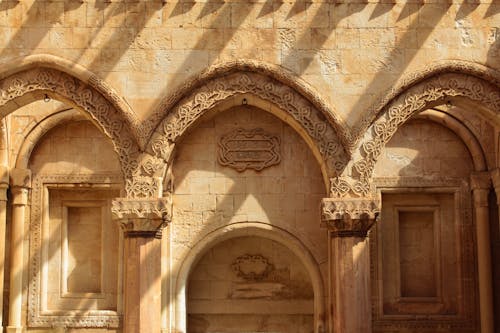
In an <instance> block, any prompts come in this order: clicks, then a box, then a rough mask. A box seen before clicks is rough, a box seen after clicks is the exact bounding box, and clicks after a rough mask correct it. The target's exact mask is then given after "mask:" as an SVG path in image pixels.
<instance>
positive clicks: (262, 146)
mask: <svg viewBox="0 0 500 333" xmlns="http://www.w3.org/2000/svg"><path fill="white" fill-rule="evenodd" d="M218 161H219V163H220V164H221V165H224V166H228V167H231V168H234V169H236V170H238V171H240V172H241V171H245V170H246V169H254V170H256V171H261V170H262V169H264V168H267V167H270V166H272V165H276V164H279V163H280V161H281V154H280V138H279V137H278V136H276V135H272V134H270V133H267V132H265V131H264V130H263V129H262V128H255V129H252V130H245V129H243V128H239V129H237V130H235V131H232V132H230V133H227V134H225V135H223V136H222V137H220V139H219V155H218Z"/></svg>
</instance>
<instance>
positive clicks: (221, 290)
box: [187, 236, 314, 333]
mask: <svg viewBox="0 0 500 333" xmlns="http://www.w3.org/2000/svg"><path fill="white" fill-rule="evenodd" d="M187 297H188V304H187V311H188V332H192V333H199V332H276V333H277V332H280V333H303V332H312V331H313V327H314V324H313V321H314V319H313V314H314V305H313V302H314V301H313V299H314V293H313V288H312V284H311V279H310V277H309V273H308V272H307V270H306V268H305V266H304V264H303V263H302V262H301V261H300V259H299V258H298V257H297V256H296V255H295V254H294V253H293V252H292V251H290V250H289V249H288V248H287V247H286V246H284V245H282V244H280V243H278V242H276V241H273V240H270V239H267V238H262V237H256V236H248V237H236V238H232V239H229V240H226V241H223V242H220V243H218V244H216V245H215V246H213V247H212V248H210V249H208V250H207V251H206V253H205V254H204V255H203V257H202V258H201V259H200V260H199V261H198V263H197V264H196V265H195V267H194V268H193V270H192V272H191V274H190V277H189V284H188V292H187Z"/></svg>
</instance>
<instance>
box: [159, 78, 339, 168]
mask: <svg viewBox="0 0 500 333" xmlns="http://www.w3.org/2000/svg"><path fill="white" fill-rule="evenodd" d="M247 93H248V94H253V95H256V96H258V97H259V98H261V99H263V100H266V101H269V102H271V103H273V104H275V105H276V106H277V107H278V108H280V109H281V110H283V111H285V112H287V113H288V114H289V115H290V117H292V118H293V119H294V120H295V121H297V122H298V123H299V124H300V125H301V126H302V128H303V129H304V132H305V133H306V134H307V135H308V136H309V137H310V138H311V140H312V141H313V142H314V143H315V144H316V146H317V147H318V150H319V152H320V154H321V155H322V156H323V158H324V160H325V162H326V165H327V169H328V170H329V172H330V173H332V174H339V173H340V172H341V171H342V170H343V169H344V168H345V166H346V164H347V161H348V156H347V154H346V151H345V150H344V148H343V144H342V143H341V140H340V139H339V136H338V133H339V132H338V131H336V128H334V127H333V126H332V124H331V123H330V122H329V121H328V120H327V118H325V115H324V114H323V113H322V112H320V111H319V110H318V109H317V108H316V107H315V106H314V105H313V104H311V102H309V101H308V100H307V99H305V98H304V97H303V96H301V95H300V94H299V93H297V92H296V91H295V90H294V89H292V88H290V87H288V86H285V85H283V84H282V83H280V82H278V81H276V80H275V79H272V78H270V77H266V76H263V75H259V74H257V73H251V72H246V73H237V74H230V75H227V76H224V77H221V78H218V79H214V80H213V81H210V82H208V83H207V84H205V85H203V86H201V87H199V88H197V89H196V90H195V91H193V93H192V94H191V95H190V96H189V97H187V98H185V99H183V100H181V101H179V102H178V103H177V104H176V105H175V106H172V110H171V111H170V113H169V114H168V115H167V117H165V119H164V120H163V122H162V123H161V125H160V126H159V127H158V129H157V132H156V133H155V135H154V136H153V137H152V139H151V141H150V145H151V146H150V151H151V152H152V153H153V154H154V155H155V156H156V157H159V158H163V159H164V160H167V161H168V159H169V154H170V151H171V149H170V148H167V149H166V150H162V149H161V147H171V146H172V145H173V144H174V143H175V142H176V141H177V140H178V138H179V137H180V136H181V135H182V134H183V133H184V132H185V131H186V130H187V129H188V128H189V127H190V126H191V125H192V124H193V123H194V122H195V121H196V120H197V119H198V118H199V117H201V116H202V115H203V114H204V113H205V112H206V111H208V110H210V109H213V108H214V107H215V106H216V105H217V104H218V103H220V102H222V101H224V100H226V99H228V98H230V97H233V96H237V95H240V94H247ZM167 154H168V155H167Z"/></svg>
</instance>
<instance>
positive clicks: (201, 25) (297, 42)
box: [0, 0, 499, 125]
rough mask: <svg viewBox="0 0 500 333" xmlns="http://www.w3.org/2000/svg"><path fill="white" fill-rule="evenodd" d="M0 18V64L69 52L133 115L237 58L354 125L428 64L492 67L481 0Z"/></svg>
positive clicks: (490, 22) (177, 7)
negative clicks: (294, 80) (304, 87)
mask: <svg viewBox="0 0 500 333" xmlns="http://www.w3.org/2000/svg"><path fill="white" fill-rule="evenodd" d="M0 15H1V17H0V22H1V23H0V24H1V27H0V29H1V33H0V35H1V36H2V38H1V39H0V48H1V49H2V52H1V53H0V61H1V62H2V63H3V64H7V63H10V62H14V61H15V60H16V59H19V58H20V57H25V56H27V55H31V54H53V55H56V56H59V57H62V58H64V59H68V60H70V61H71V62H74V63H78V64H80V65H83V66H84V67H86V68H88V69H89V70H90V71H92V72H94V73H97V74H98V75H99V77H101V78H103V79H104V80H105V81H106V82H108V83H109V84H110V85H111V86H112V87H113V88H115V89H116V91H117V92H118V93H119V95H120V96H122V97H123V98H125V99H126V100H127V101H128V102H129V103H130V105H131V106H132V108H133V110H134V112H135V113H136V114H137V115H138V116H139V117H140V118H145V117H147V116H148V115H150V114H151V112H152V110H154V107H155V105H157V104H158V102H159V100H160V99H162V98H163V96H165V95H167V94H170V93H172V92H173V91H175V90H176V88H178V87H179V86H181V85H182V84H183V83H184V82H185V81H186V80H187V78H188V77H190V76H193V75H195V74H198V73H199V72H201V71H202V70H203V69H205V68H207V67H208V66H210V65H214V64H218V63H223V62H228V61H232V60H239V59H254V60H259V61H263V62H266V63H270V64H276V65H280V66H283V67H284V68H286V69H289V70H290V71H292V72H293V73H294V74H295V75H297V76H299V77H301V78H302V79H304V80H305V81H306V82H307V83H309V84H310V85H312V87H313V88H314V90H315V91H316V92H318V94H319V95H320V96H321V97H322V98H324V99H325V100H326V101H327V103H328V105H329V106H330V107H331V112H336V113H338V114H339V115H340V117H341V118H342V119H344V120H345V121H346V122H347V123H348V124H351V125H352V124H354V123H355V122H356V121H357V120H359V118H360V117H361V115H362V112H363V111H364V110H365V109H366V108H367V107H368V106H370V105H371V104H373V103H374V101H375V97H376V96H379V95H380V94H382V93H383V92H385V91H387V90H388V89H390V88H391V87H393V86H395V85H396V82H397V81H398V80H399V79H401V78H402V77H405V76H407V75H408V74H409V73H412V72H414V71H416V70H419V69H423V68H425V67H426V66H428V64H429V63H430V62H436V61H439V60H448V59H461V60H467V61H473V62H477V63H481V64H486V65H488V66H491V67H493V68H498V67H499V64H498V50H499V48H498V45H499V43H498V40H499V32H498V29H497V27H498V21H499V16H498V15H499V5H498V4H497V3H496V2H495V1H489V0H482V1H478V2H477V3H476V2H474V3H469V2H467V1H453V2H451V3H450V2H449V1H445V0H438V1H430V2H421V1H416V0H415V1H394V3H384V2H382V1H380V2H379V1H356V2H350V1H346V2H335V3H332V2H330V1H312V2H307V1H297V2H295V1H290V2H281V1H252V2H247V1H239V0H232V1H226V2H222V1H215V2H214V1H196V2H191V1H182V2H170V1H166V2H164V1H159V0H152V1H131V2H121V1H116V2H115V1H110V2H103V1H92V0H90V1H84V2H80V1H76V0H71V1H33V0H30V1H22V2H17V1H5V2H2V8H1V9H0ZM14 66H15V65H14ZM332 92H333V93H332Z"/></svg>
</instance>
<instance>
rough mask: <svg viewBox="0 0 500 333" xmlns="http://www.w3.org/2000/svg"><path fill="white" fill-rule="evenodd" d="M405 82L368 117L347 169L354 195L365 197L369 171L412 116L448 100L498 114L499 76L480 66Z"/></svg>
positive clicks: (462, 65)
mask: <svg viewBox="0 0 500 333" xmlns="http://www.w3.org/2000/svg"><path fill="white" fill-rule="evenodd" d="M405 82H407V84H405V85H403V86H401V87H400V88H397V89H396V90H395V91H397V93H394V94H393V95H394V96H393V98H392V99H390V100H389V101H388V102H387V103H384V106H383V107H381V108H380V109H379V110H378V111H377V112H374V113H372V114H371V118H372V119H373V121H372V122H371V123H370V125H369V127H368V128H367V130H366V131H365V132H364V134H363V136H362V138H361V139H360V142H359V143H358V144H357V146H356V149H355V151H354V154H353V160H354V163H353V167H352V170H350V171H351V172H352V174H353V175H354V177H355V184H354V185H350V188H351V192H354V194H355V195H358V196H363V195H367V194H368V192H369V183H370V179H371V177H372V173H373V169H374V167H375V164H376V162H377V160H378V158H379V156H380V154H381V153H382V151H383V149H384V148H385V145H386V144H387V142H389V140H390V139H391V138H392V136H393V135H394V134H395V133H396V131H397V130H398V129H399V128H400V127H401V126H402V125H403V124H404V123H405V122H406V121H407V120H408V119H410V118H411V117H412V116H414V115H416V114H418V113H420V112H422V111H424V110H426V109H429V108H432V107H434V106H436V105H438V104H442V103H445V102H446V101H447V100H450V99H451V100H458V101H459V100H460V99H465V100H469V101H471V102H473V103H475V104H476V105H481V106H482V107H484V108H486V109H487V110H489V112H491V113H492V115H493V116H496V117H498V114H499V112H500V89H499V88H500V74H499V73H498V72H496V71H495V70H493V69H489V68H486V67H484V66H480V65H477V64H471V63H467V62H459V61H453V62H450V63H449V64H444V65H443V64H438V65H436V66H431V67H430V68H429V69H426V70H424V71H422V72H419V73H417V74H414V75H412V76H410V77H409V78H408V79H406V80H405ZM389 95H391V94H389ZM374 110H375V109H374Z"/></svg>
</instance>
